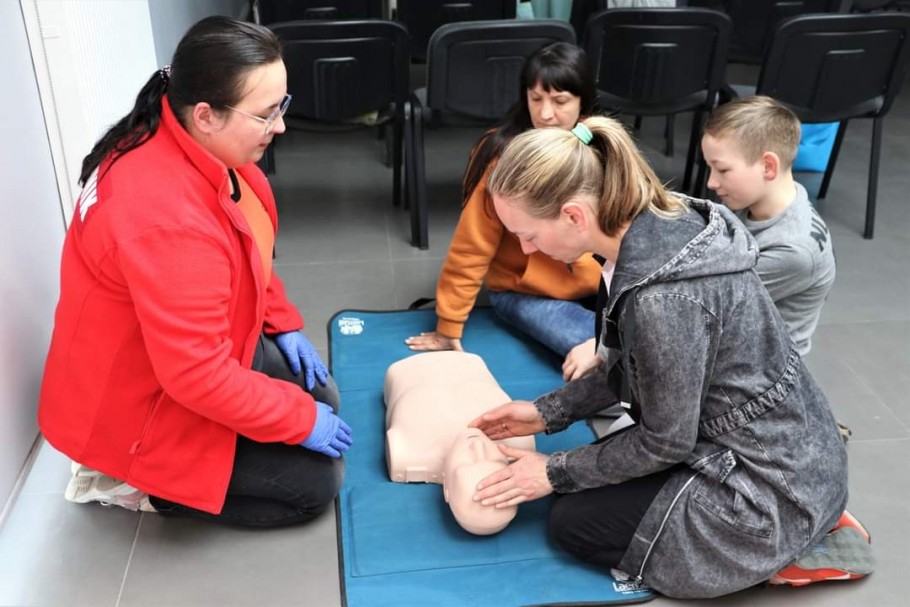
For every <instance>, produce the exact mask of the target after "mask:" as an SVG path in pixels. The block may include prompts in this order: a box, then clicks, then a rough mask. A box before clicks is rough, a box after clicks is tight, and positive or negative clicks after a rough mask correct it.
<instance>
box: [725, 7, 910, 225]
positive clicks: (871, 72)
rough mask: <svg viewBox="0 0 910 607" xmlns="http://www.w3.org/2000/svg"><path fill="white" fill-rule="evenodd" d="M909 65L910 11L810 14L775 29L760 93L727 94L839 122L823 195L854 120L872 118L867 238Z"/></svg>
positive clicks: (809, 119)
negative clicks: (887, 135) (884, 148)
mask: <svg viewBox="0 0 910 607" xmlns="http://www.w3.org/2000/svg"><path fill="white" fill-rule="evenodd" d="M908 69H910V15H907V14H903V13H870V14H847V15H804V16H800V17H794V18H793V19H789V20H787V21H785V22H783V23H781V24H780V26H779V27H778V28H777V31H776V32H775V33H774V36H773V38H772V40H771V45H770V47H769V49H768V53H767V55H766V57H765V61H764V63H763V64H762V68H761V74H760V75H759V78H758V86H757V87H756V88H755V90H754V91H752V90H750V89H746V88H745V87H735V89H729V88H728V89H727V90H726V92H727V94H729V93H730V92H731V91H732V92H733V93H734V94H751V93H752V92H754V93H756V94H759V95H768V96H769V97H773V98H775V99H777V100H778V101H780V102H782V103H783V104H785V105H786V106H787V107H789V108H790V109H791V110H793V112H794V113H795V114H796V115H797V116H798V117H799V119H800V120H801V121H802V122H807V123H814V122H840V126H839V127H838V130H837V137H836V138H835V140H834V148H833V149H832V150H831V157H830V159H829V160H828V166H827V168H826V169H825V176H824V178H823V179H822V184H821V188H820V189H819V192H818V198H819V199H821V198H824V197H825V195H826V194H827V193H828V185H829V184H830V183H831V175H832V174H833V173H834V166H835V164H836V162H837V155H838V153H839V151H840V146H841V143H842V142H843V139H844V132H845V131H846V128H847V123H848V122H849V121H850V120H851V119H854V118H871V119H872V121H873V122H872V152H871V156H870V160H869V182H868V187H867V192H866V224H865V229H864V231H863V237H864V238H869V239H871V238H872V236H873V230H874V227H875V198H876V191H877V188H878V165H879V156H880V154H881V141H882V124H883V122H884V117H885V115H886V114H887V113H888V110H890V109H891V104H892V103H893V102H894V98H895V97H897V94H898V91H899V90H900V87H901V84H902V83H903V81H904V80H905V79H906V77H907V72H908Z"/></svg>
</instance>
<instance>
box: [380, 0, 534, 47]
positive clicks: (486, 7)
mask: <svg viewBox="0 0 910 607" xmlns="http://www.w3.org/2000/svg"><path fill="white" fill-rule="evenodd" d="M515 6H516V4H515V0H398V3H397V9H396V19H397V20H398V21H401V22H402V23H404V24H405V25H406V26H407V28H408V32H410V34H411V56H412V57H414V58H416V59H423V58H425V57H426V56H427V45H428V44H429V41H430V36H432V35H433V32H435V31H436V30H437V29H439V28H440V27H441V26H443V25H445V24H446V23H455V22H458V21H484V20H491V19H514V18H515Z"/></svg>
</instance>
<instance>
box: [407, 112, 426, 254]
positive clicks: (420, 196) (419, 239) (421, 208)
mask: <svg viewBox="0 0 910 607" xmlns="http://www.w3.org/2000/svg"><path fill="white" fill-rule="evenodd" d="M422 114H423V112H422V110H421V108H420V106H419V105H413V104H412V106H411V133H412V137H411V150H412V151H413V154H411V156H412V157H413V158H412V164H411V167H412V168H413V169H414V171H413V173H414V174H413V176H412V179H413V182H414V190H413V191H414V198H413V199H412V200H411V246H414V247H418V248H419V249H422V250H426V249H428V248H429V247H430V244H429V236H428V234H427V232H428V221H427V191H426V190H427V183H426V164H425V160H424V145H423V116H422Z"/></svg>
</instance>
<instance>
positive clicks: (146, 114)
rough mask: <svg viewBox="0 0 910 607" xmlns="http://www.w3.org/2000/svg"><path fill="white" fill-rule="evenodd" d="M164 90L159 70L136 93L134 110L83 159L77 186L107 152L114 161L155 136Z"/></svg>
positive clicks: (165, 82) (89, 174)
mask: <svg viewBox="0 0 910 607" xmlns="http://www.w3.org/2000/svg"><path fill="white" fill-rule="evenodd" d="M166 88H167V75H166V74H165V71H164V70H158V71H157V72H155V73H154V74H153V75H152V77H151V78H149V80H148V82H146V83H145V86H143V87H142V90H140V91H139V94H138V95H137V96H136V103H135V104H134V105H133V110H132V111H131V112H130V113H129V114H127V115H126V116H124V117H123V118H121V119H120V121H119V122H117V124H115V125H114V126H112V127H111V128H110V129H108V131H107V132H106V133H105V134H104V135H103V136H102V137H101V139H99V140H98V141H97V143H95V146H94V147H93V148H92V151H91V152H89V154H88V156H86V157H85V158H84V159H83V160H82V173H80V175H79V185H80V186H84V185H85V183H86V181H88V178H89V177H91V175H92V172H94V170H95V169H96V168H97V167H98V165H100V164H101V161H102V160H104V158H105V157H106V156H107V155H108V154H109V153H110V152H114V153H115V158H114V160H116V159H117V158H119V157H120V156H122V155H123V154H126V153H127V152H129V151H130V150H132V149H134V148H137V147H139V146H140V145H142V144H143V143H145V142H146V140H147V139H148V138H149V137H151V136H152V135H154V134H155V131H157V130H158V123H160V122H161V98H162V97H163V96H164V91H165V89H166Z"/></svg>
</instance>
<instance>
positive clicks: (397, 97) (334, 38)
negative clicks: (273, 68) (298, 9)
mask: <svg viewBox="0 0 910 607" xmlns="http://www.w3.org/2000/svg"><path fill="white" fill-rule="evenodd" d="M269 27H270V29H272V31H274V32H275V33H276V34H278V36H279V37H280V38H281V41H282V45H283V47H284V62H285V65H286V66H287V69H288V92H289V93H291V94H292V95H293V96H294V102H293V103H291V105H290V107H289V108H288V113H287V116H288V117H290V118H303V119H307V120H320V121H326V122H337V121H343V120H347V119H351V118H356V117H358V116H362V115H363V114H366V113H368V112H372V111H376V110H382V109H386V108H387V107H388V106H389V105H390V104H392V103H393V102H394V103H396V104H397V108H398V109H399V110H400V109H401V108H403V106H404V102H405V100H406V99H407V95H408V74H409V72H408V64H409V62H410V58H409V57H408V32H407V30H406V29H405V28H404V26H402V25H401V24H400V23H396V22H394V21H384V20H371V21H290V22H286V23H274V24H272V25H270V26H269Z"/></svg>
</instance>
